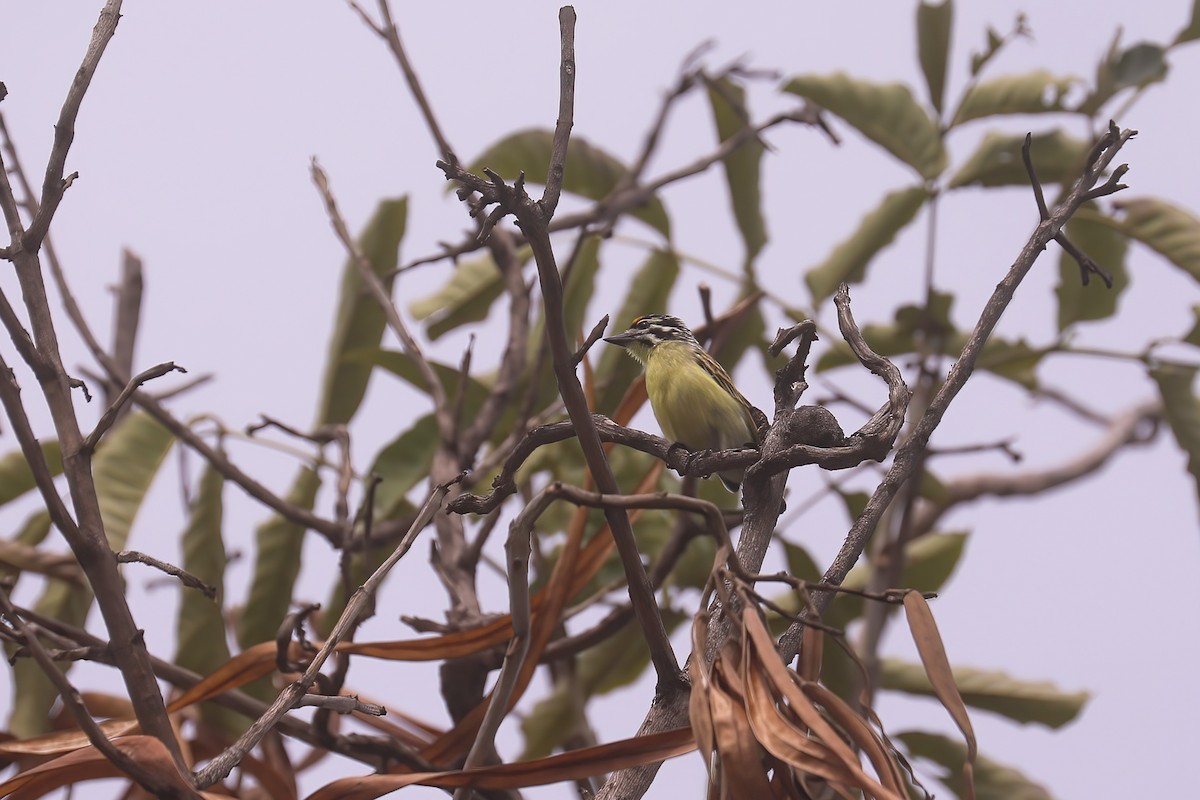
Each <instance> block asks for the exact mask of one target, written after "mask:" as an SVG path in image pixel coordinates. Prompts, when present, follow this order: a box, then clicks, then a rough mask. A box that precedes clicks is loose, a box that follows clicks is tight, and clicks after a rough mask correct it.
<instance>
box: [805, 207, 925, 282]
mask: <svg viewBox="0 0 1200 800" xmlns="http://www.w3.org/2000/svg"><path fill="white" fill-rule="evenodd" d="M928 199H929V192H928V191H926V190H925V188H924V187H921V186H913V187H910V188H908V189H899V190H897V191H894V192H891V193H889V194H888V195H887V196H886V197H884V198H883V202H882V203H880V204H879V207H878V208H876V209H875V210H874V211H871V212H870V213H868V214H867V215H866V216H865V217H863V218H862V221H861V222H859V224H858V228H857V229H856V230H855V231H854V233H852V234H851V235H850V236H849V237H848V238H847V239H845V240H844V241H843V242H842V243H841V244H839V245H838V246H837V247H836V248H834V251H833V252H832V253H830V254H829V257H828V258H826V259H825V260H824V261H822V262H821V263H820V264H817V265H816V266H815V267H813V268H811V269H810V270H808V272H807V273H806V274H805V276H804V281H805V283H807V284H808V289H809V291H810V292H811V293H812V297H813V304H814V305H819V304H820V303H821V302H822V301H823V300H825V299H826V298H827V297H830V296H831V295H833V293H834V292H835V291H837V287H838V284H840V283H842V282H843V281H845V282H847V283H859V282H861V281H862V280H863V279H864V278H865V277H866V271H867V265H868V264H870V263H871V259H873V258H874V257H875V256H876V255H877V254H878V253H879V251H880V250H882V249H883V248H885V247H887V246H888V245H889V244H891V243H892V240H893V239H895V238H896V234H897V233H899V232H900V231H901V230H902V229H903V228H905V227H906V226H907V225H908V224H909V223H910V222H912V221H913V219H914V218H915V217H916V216H917V212H918V211H920V210H921V206H923V205H925V201H926V200H928Z"/></svg>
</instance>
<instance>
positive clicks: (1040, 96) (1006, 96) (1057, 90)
mask: <svg viewBox="0 0 1200 800" xmlns="http://www.w3.org/2000/svg"><path fill="white" fill-rule="evenodd" d="M1077 83H1079V79H1078V78H1076V77H1073V76H1066V77H1064V76H1061V75H1053V74H1051V73H1049V72H1047V71H1046V70H1044V69H1039V70H1034V71H1033V72H1026V73H1022V74H1020V75H1004V76H1002V77H999V78H993V79H992V80H990V81H982V82H980V83H977V84H975V86H973V87H971V90H970V91H968V92H967V94H966V96H965V97H964V98H963V100H962V104H961V105H959V107H958V111H956V112H955V114H954V119H953V120H952V121H951V122H950V126H951V127H954V126H955V125H961V124H962V123H964V122H969V121H971V120H973V119H980V118H982V117H991V116H994V115H997V114H1045V113H1053V112H1057V111H1066V110H1067V107H1066V106H1065V105H1063V101H1064V100H1065V99H1066V97H1067V93H1068V92H1070V90H1071V88H1072V87H1073V86H1075V85H1076V84H1077Z"/></svg>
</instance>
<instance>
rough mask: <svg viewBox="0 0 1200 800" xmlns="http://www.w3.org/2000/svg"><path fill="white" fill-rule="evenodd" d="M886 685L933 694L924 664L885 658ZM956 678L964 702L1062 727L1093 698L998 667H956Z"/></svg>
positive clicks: (883, 680)
mask: <svg viewBox="0 0 1200 800" xmlns="http://www.w3.org/2000/svg"><path fill="white" fill-rule="evenodd" d="M880 681H881V683H882V685H883V688H885V689H892V690H894V691H897V692H905V693H907V694H917V695H924V696H926V697H934V692H933V686H932V685H931V684H930V683H929V677H928V676H927V675H926V674H925V667H924V666H922V665H921V664H910V663H908V662H906V661H900V660H898V659H894V658H885V659H884V660H883V664H882V670H881V673H880ZM954 682H955V683H956V684H957V685H958V691H959V694H961V695H962V699H963V702H964V703H966V704H967V705H969V706H972V707H974V708H980V709H983V710H984V711H991V712H994V713H996V714H999V715H1000V716H1002V717H1007V718H1008V719H1011V720H1012V721H1013V722H1021V723H1025V724H1028V723H1031V722H1036V723H1037V724H1039V725H1045V726H1046V727H1048V728H1061V727H1062V726H1063V725H1066V724H1067V723H1068V722H1071V721H1072V720H1073V719H1075V718H1076V717H1078V716H1079V715H1080V714H1081V713H1082V712H1083V707H1084V705H1085V704H1086V703H1087V701H1088V700H1089V699H1090V695H1089V694H1088V693H1087V692H1064V691H1063V690H1061V689H1059V688H1058V687H1057V686H1055V685H1054V684H1053V683H1051V682H1049V681H1026V680H1020V679H1018V678H1014V677H1012V676H1011V675H1008V674H1007V673H1004V672H999V671H996V670H985V669H975V668H973V667H955V668H954Z"/></svg>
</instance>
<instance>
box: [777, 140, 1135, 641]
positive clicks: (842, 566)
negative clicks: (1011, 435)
mask: <svg viewBox="0 0 1200 800" xmlns="http://www.w3.org/2000/svg"><path fill="white" fill-rule="evenodd" d="M1135 133H1136V131H1132V130H1125V131H1116V130H1115V128H1113V129H1110V131H1109V133H1108V134H1107V135H1106V136H1105V137H1104V138H1103V139H1102V140H1101V141H1100V142H1099V143H1098V146H1097V148H1096V149H1095V150H1094V155H1093V157H1092V158H1091V159H1089V161H1088V164H1087V166H1086V167H1085V168H1084V171H1083V175H1082V176H1081V177H1080V178H1079V179H1078V180H1077V181H1075V183H1074V185H1073V186H1072V187H1071V191H1070V192H1069V193H1068V194H1067V196H1066V197H1065V198H1064V199H1063V200H1062V201H1061V202H1060V203H1059V204H1058V205H1057V206H1056V207H1055V209H1054V211H1053V212H1051V213H1050V216H1049V218H1048V219H1046V220H1043V221H1042V222H1041V224H1039V225H1038V226H1037V228H1036V229H1035V230H1034V232H1033V233H1032V234H1031V235H1030V237H1029V240H1028V241H1027V242H1026V243H1025V246H1024V247H1023V248H1022V250H1021V253H1020V255H1019V256H1017V259H1016V261H1014V262H1013V265H1012V267H1011V268H1010V269H1009V271H1008V274H1007V275H1005V277H1004V279H1003V280H1001V281H1000V283H998V284H997V285H996V288H995V290H994V291H993V292H992V296H991V297H990V298H989V299H988V301H987V304H986V305H985V306H984V309H983V312H982V313H981V314H980V317H979V321H978V322H977V323H976V324H975V329H974V330H973V331H972V332H971V336H970V338H969V339H968V340H967V343H966V345H964V347H963V350H962V353H961V354H960V355H959V357H958V358H957V359H956V360H955V362H954V366H953V367H951V369H950V372H949V374H948V375H947V376H946V380H945V382H944V383H943V384H942V386H941V388H940V389H939V390H938V392H937V394H936V395H935V396H934V398H933V400H932V401H931V402H930V404H929V408H928V409H926V411H925V414H924V415H923V416H922V417H921V420H920V421H919V422H918V423H917V425H916V427H915V428H914V429H913V433H912V436H911V437H910V438H909V439H908V441H907V442H905V443H904V445H903V446H901V447H900V449H899V450H898V451H897V452H896V457H895V460H894V461H893V462H892V466H891V469H889V470H888V472H887V474H886V475H885V476H884V479H883V481H881V482H880V484H879V486H878V487H877V488H876V489H875V492H874V493H873V494H872V495H871V498H870V500H868V501H867V505H866V507H865V508H864V509H863V511H862V513H861V514H860V515H859V516H858V519H857V520H855V522H854V525H853V527H851V529H850V532H849V534H848V535H847V536H846V540H845V541H844V542H843V544H842V547H841V549H840V550H839V552H838V554H837V556H836V557H835V558H834V561H833V563H832V564H831V565H830V567H829V569H828V570H826V572H825V575H824V576H823V578H822V580H823V581H824V582H825V583H835V584H840V583H842V581H843V580H844V579H845V577H846V574H847V573H848V572H849V571H850V568H851V567H852V566H853V565H854V563H855V562H856V561H858V557H859V556H860V555H861V554H862V551H863V548H864V547H865V546H866V544H867V542H868V540H869V539H870V537H871V534H872V533H873V532H874V531H875V528H876V526H877V525H878V523H879V520H880V518H881V517H882V515H883V512H884V510H885V509H886V508H887V507H888V505H889V504H890V503H891V501H892V498H893V497H895V495H896V492H897V491H898V490H899V488H900V487H901V486H902V485H903V484H904V483H905V482H906V481H907V480H908V479H909V478H910V477H911V476H912V474H913V471H914V470H915V469H916V467H917V465H918V464H919V463H920V461H921V458H922V456H923V453H924V450H925V448H926V447H927V446H928V444H929V437H930V436H932V435H933V431H934V429H935V428H937V426H938V424H940V423H941V421H942V417H943V416H944V415H945V413H946V409H947V408H948V407H949V405H950V403H951V402H952V401H953V400H954V398H955V397H956V396H957V395H958V393H959V392H960V391H961V390H962V388H963V386H964V385H965V384H966V382H967V379H968V378H969V377H970V376H971V374H972V373H973V372H974V369H975V363H976V361H977V360H978V358H979V354H980V352H981V351H982V350H983V346H984V344H985V343H986V342H987V340H988V338H989V337H990V336H991V333H992V331H993V330H994V329H995V327H996V323H997V322H999V320H1000V316H1001V314H1003V313H1004V310H1005V309H1006V308H1008V306H1009V304H1010V303H1011V302H1012V299H1013V295H1014V294H1015V292H1016V290H1017V286H1018V285H1020V283H1021V281H1022V280H1023V279H1024V277H1025V275H1026V274H1028V272H1029V270H1030V269H1031V268H1032V267H1033V263H1034V262H1035V261H1036V260H1037V257H1038V256H1039V255H1040V254H1041V253H1042V252H1043V250H1045V247H1046V244H1047V243H1048V242H1049V241H1050V240H1051V239H1053V238H1054V237H1055V236H1056V235H1057V234H1058V232H1059V231H1060V230H1062V227H1063V225H1065V224H1066V222H1067V220H1068V219H1070V218H1071V216H1072V215H1073V214H1074V213H1075V212H1076V211H1077V210H1078V209H1079V207H1080V206H1081V205H1082V204H1083V203H1084V202H1085V201H1086V200H1087V197H1088V194H1089V192H1090V191H1091V189H1092V186H1093V185H1095V183H1096V181H1097V180H1098V179H1099V177H1100V175H1101V174H1102V173H1103V171H1104V170H1105V168H1107V166H1108V165H1109V164H1110V163H1111V162H1112V160H1113V158H1115V157H1116V155H1117V153H1118V152H1119V151H1120V150H1121V148H1122V147H1123V146H1124V144H1125V143H1126V142H1127V141H1129V139H1130V138H1131V137H1132V136H1133V135H1134V134H1135ZM1031 182H1032V181H1031ZM832 599H833V595H831V594H829V593H828V592H816V593H815V596H814V598H813V601H814V603H815V604H816V606H817V608H818V610H821V611H824V609H825V608H827V607H828V605H829V603H830V602H831V601H832ZM801 636H802V627H801V626H796V625H793V626H791V627H789V628H788V630H787V631H786V632H785V633H784V635H783V637H782V638H781V640H780V651H781V652H782V653H783V654H784V656H785V658H789V659H790V658H791V657H793V656H794V655H795V654H796V652H797V651H798V650H799V647H800V641H801Z"/></svg>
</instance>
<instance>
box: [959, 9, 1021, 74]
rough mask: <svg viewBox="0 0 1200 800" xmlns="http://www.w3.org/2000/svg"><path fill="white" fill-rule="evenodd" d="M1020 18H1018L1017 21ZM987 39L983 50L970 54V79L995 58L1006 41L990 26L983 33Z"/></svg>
mask: <svg viewBox="0 0 1200 800" xmlns="http://www.w3.org/2000/svg"><path fill="white" fill-rule="evenodd" d="M1020 19H1021V18H1020V17H1018V20H1020ZM985 36H986V37H987V39H986V41H985V42H984V46H983V50H981V51H979V52H978V53H972V54H971V77H972V78H974V77H975V76H977V75H978V74H979V71H980V70H981V69H983V68H984V67H985V66H987V63H988V62H989V61H991V60H992V59H993V58H995V57H996V54H997V53H999V52H1000V48H1001V47H1003V46H1004V43H1005V41H1006V39H1005V38H1004V37H1003V36H1001V35H1000V34H999V33H997V32H996V29H995V28H993V27H992V26H991V25H988V26H987V30H986V31H985Z"/></svg>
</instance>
